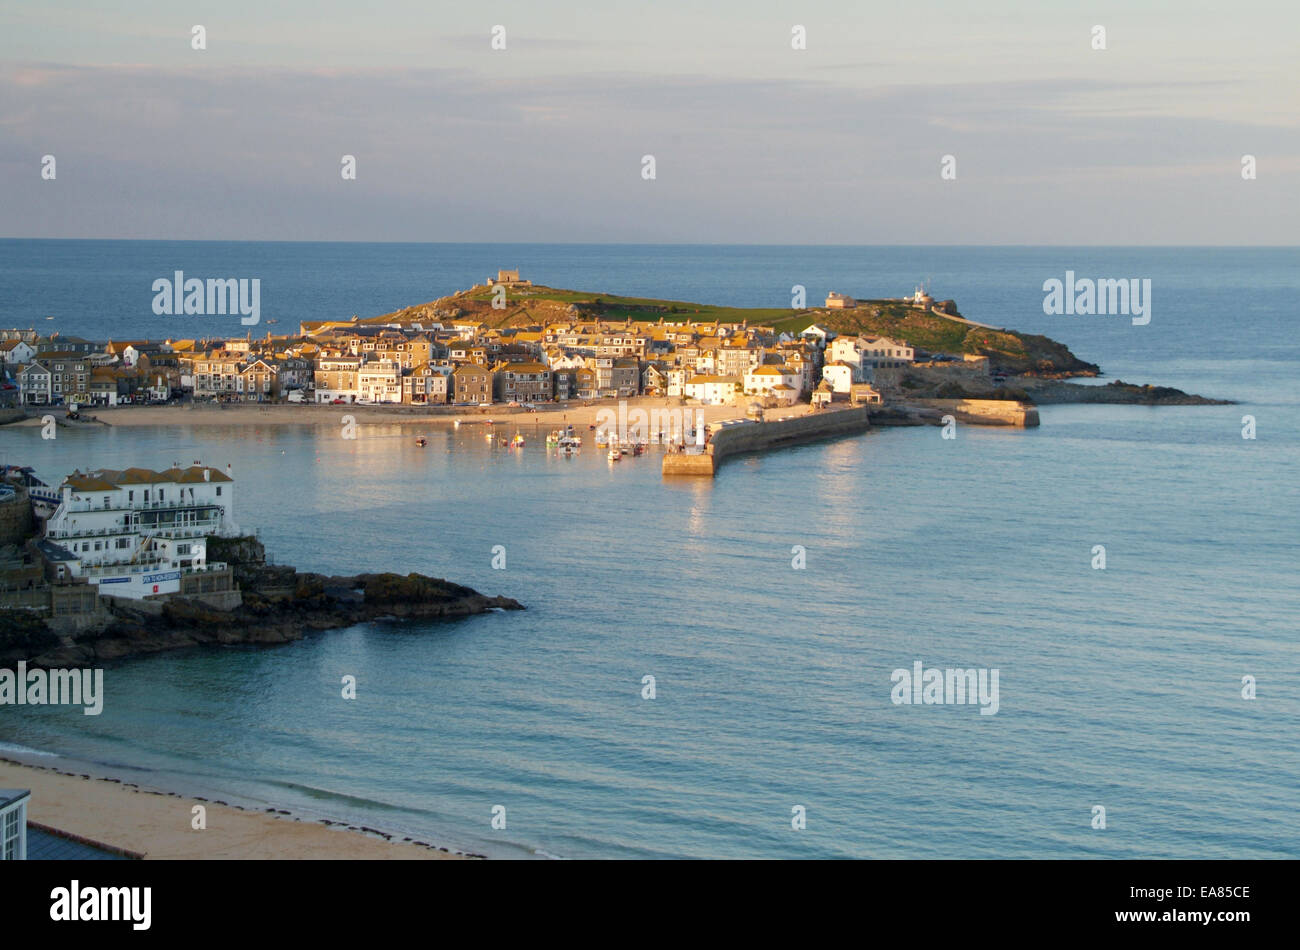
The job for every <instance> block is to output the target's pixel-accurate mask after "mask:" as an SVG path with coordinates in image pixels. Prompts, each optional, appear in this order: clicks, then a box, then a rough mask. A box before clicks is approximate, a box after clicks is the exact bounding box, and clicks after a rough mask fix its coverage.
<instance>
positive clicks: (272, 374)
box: [239, 359, 280, 402]
mask: <svg viewBox="0 0 1300 950" xmlns="http://www.w3.org/2000/svg"><path fill="white" fill-rule="evenodd" d="M239 388H240V390H241V391H242V392H243V396H244V398H245V399H247V400H249V401H252V402H267V401H269V400H271V399H274V398H275V397H276V396H278V395H280V367H278V366H277V365H275V364H274V363H268V362H267V361H266V360H262V359H257V360H253V362H251V363H249V364H248V365H247V366H244V367H243V368H242V369H241V370H240V371H239Z"/></svg>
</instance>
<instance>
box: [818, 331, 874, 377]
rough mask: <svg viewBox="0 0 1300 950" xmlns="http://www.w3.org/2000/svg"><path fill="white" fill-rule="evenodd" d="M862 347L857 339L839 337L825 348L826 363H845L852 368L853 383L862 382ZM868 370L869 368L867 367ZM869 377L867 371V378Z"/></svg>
mask: <svg viewBox="0 0 1300 950" xmlns="http://www.w3.org/2000/svg"><path fill="white" fill-rule="evenodd" d="M862 351H863V347H862V341H861V340H860V339H859V338H858V337H853V336H841V337H836V338H835V339H834V340H832V341H831V343H830V346H828V347H827V348H826V361H827V362H829V363H847V364H848V365H849V366H852V367H853V381H854V382H855V383H860V382H863V380H864V377H863V361H862V356H863V352H862ZM868 370H869V367H868ZM869 375H870V373H869V371H868V376H869Z"/></svg>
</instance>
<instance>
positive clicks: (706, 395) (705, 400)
mask: <svg viewBox="0 0 1300 950" xmlns="http://www.w3.org/2000/svg"><path fill="white" fill-rule="evenodd" d="M739 382H740V377H738V376H692V377H691V378H690V379H688V380H687V381H686V385H685V387H684V390H685V393H684V394H685V395H686V397H687V398H688V399H695V400H698V401H699V402H700V403H702V404H704V405H706V406H728V405H731V404H732V403H733V402H735V401H736V384H737V383H739Z"/></svg>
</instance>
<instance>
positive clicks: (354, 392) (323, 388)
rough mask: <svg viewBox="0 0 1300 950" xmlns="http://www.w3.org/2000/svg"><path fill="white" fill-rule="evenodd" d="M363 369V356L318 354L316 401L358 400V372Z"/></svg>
mask: <svg viewBox="0 0 1300 950" xmlns="http://www.w3.org/2000/svg"><path fill="white" fill-rule="evenodd" d="M360 370H361V357H359V356H342V355H338V354H332V355H324V354H322V355H321V356H318V357H317V358H316V373H315V379H316V401H317V402H333V401H334V400H336V399H342V400H343V401H344V402H356V400H357V396H358V395H359V390H358V389H357V373H358V372H359V371H360Z"/></svg>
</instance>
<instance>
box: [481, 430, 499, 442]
mask: <svg viewBox="0 0 1300 950" xmlns="http://www.w3.org/2000/svg"><path fill="white" fill-rule="evenodd" d="M483 438H485V439H487V440H488V441H489V442H494V441H496V436H494V435H493V434H492V433H491V432H488V433H485V434H484V436H483Z"/></svg>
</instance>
